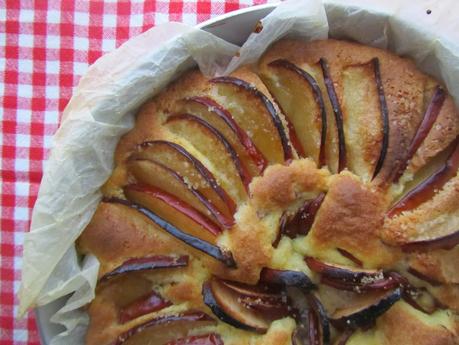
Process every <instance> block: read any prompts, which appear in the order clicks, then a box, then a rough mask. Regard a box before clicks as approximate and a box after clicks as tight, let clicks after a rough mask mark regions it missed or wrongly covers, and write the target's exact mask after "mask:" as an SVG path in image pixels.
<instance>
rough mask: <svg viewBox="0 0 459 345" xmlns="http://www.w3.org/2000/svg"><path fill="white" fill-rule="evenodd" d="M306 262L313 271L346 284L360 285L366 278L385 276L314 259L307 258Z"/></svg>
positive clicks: (375, 271) (374, 271) (380, 273)
mask: <svg viewBox="0 0 459 345" xmlns="http://www.w3.org/2000/svg"><path fill="white" fill-rule="evenodd" d="M304 260H305V261H306V264H307V265H308V267H309V268H310V269H311V270H312V271H314V272H316V273H319V274H322V275H324V276H327V277H328V278H331V279H338V280H343V281H345V282H355V283H357V284H359V283H360V281H361V280H362V279H364V278H378V277H382V274H383V272H382V271H380V270H363V269H358V268H353V267H346V266H340V265H336V264H330V263H326V262H322V261H319V260H317V259H315V258H312V257H306V258H305V259H304Z"/></svg>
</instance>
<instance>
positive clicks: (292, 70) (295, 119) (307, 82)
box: [268, 59, 327, 167]
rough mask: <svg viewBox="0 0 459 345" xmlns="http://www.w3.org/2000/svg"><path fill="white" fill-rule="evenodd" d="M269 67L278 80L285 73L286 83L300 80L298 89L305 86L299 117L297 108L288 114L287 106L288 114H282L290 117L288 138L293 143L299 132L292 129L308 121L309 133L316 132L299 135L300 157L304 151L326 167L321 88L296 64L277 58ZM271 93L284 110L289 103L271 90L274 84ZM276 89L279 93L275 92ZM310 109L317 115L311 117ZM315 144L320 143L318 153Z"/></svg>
mask: <svg viewBox="0 0 459 345" xmlns="http://www.w3.org/2000/svg"><path fill="white" fill-rule="evenodd" d="M268 67H270V68H272V69H274V70H275V71H276V73H277V76H278V77H279V74H282V73H285V72H287V73H289V74H288V75H287V76H286V77H285V78H284V79H285V81H286V82H287V84H288V82H292V83H293V80H292V78H293V79H295V80H297V81H299V83H300V86H301V87H303V88H304V87H306V90H304V91H305V92H307V93H308V94H303V96H302V97H303V99H302V101H303V102H305V109H303V110H302V114H299V113H298V112H297V111H295V110H296V109H292V111H290V107H289V108H288V109H289V111H283V113H284V114H285V115H286V116H287V118H289V120H290V121H289V123H291V126H292V129H293V131H292V130H290V138H291V140H292V142H293V138H295V137H298V136H299V133H300V132H298V130H295V128H301V127H303V126H304V124H303V123H304V121H305V120H308V122H309V123H310V125H309V126H308V127H309V131H311V130H312V129H313V128H314V129H317V130H316V132H317V133H314V135H311V132H309V133H308V134H306V133H303V132H301V136H300V137H301V140H300V139H298V140H300V141H301V150H300V152H301V151H302V152H303V155H302V156H303V157H305V156H306V154H305V152H307V153H308V154H309V155H312V156H313V157H314V158H315V161H316V163H317V165H318V166H319V167H320V166H323V165H325V140H326V134H327V114H326V111H325V104H324V100H323V98H322V92H321V90H320V87H319V85H318V83H317V81H316V80H315V79H314V78H313V77H312V75H310V74H309V73H308V72H306V71H305V70H303V69H301V68H300V67H298V66H297V65H295V64H293V63H291V62H290V61H287V60H285V59H279V60H275V61H272V62H270V63H269V64H268ZM282 86H283V87H286V85H284V83H282ZM291 87H292V88H293V87H294V85H293V84H292V85H291ZM288 89H289V88H288ZM270 90H271V92H273V93H274V94H277V96H276V99H278V100H279V103H280V104H281V105H282V104H283V106H282V107H283V108H286V106H288V104H287V100H284V99H283V97H282V93H281V91H282V90H280V89H279V90H277V88H276V87H274V85H271V88H270ZM276 90H277V91H278V92H276ZM302 90H303V89H302ZM291 91H293V92H294V91H295V90H291ZM309 93H310V94H309ZM308 101H309V103H308ZM312 102H314V104H310V103H312ZM313 108H316V109H314V110H315V113H316V114H315V115H313V114H312V113H314V110H313ZM309 112H311V114H310V115H309V116H306V115H307V114H309ZM292 134H293V135H292ZM313 137H317V138H315V140H313ZM317 139H318V140H317ZM317 141H319V142H320V145H319V148H318V150H317V147H316V146H317V145H316V142H317ZM294 146H295V148H296V147H297V146H298V145H294ZM297 151H298V149H297ZM316 151H318V152H316Z"/></svg>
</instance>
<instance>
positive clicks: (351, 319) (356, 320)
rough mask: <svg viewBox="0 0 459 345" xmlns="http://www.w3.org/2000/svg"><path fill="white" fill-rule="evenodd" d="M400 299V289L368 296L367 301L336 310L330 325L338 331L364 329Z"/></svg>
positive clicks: (331, 317)
mask: <svg viewBox="0 0 459 345" xmlns="http://www.w3.org/2000/svg"><path fill="white" fill-rule="evenodd" d="M401 297H402V291H401V289H400V288H396V289H394V290H391V291H384V292H381V293H377V294H371V295H368V299H367V300H360V301H359V303H358V304H356V305H352V306H349V307H347V308H343V309H339V310H336V311H335V312H334V313H333V314H332V315H331V316H330V321H331V323H332V324H333V325H334V326H335V327H336V328H338V329H346V328H351V329H355V328H358V327H366V326H368V325H370V324H371V323H373V322H374V321H375V320H376V319H377V318H378V317H379V316H381V315H382V314H384V313H385V312H386V311H387V310H389V309H390V307H392V305H394V304H395V302H397V301H398V300H400V298H401Z"/></svg>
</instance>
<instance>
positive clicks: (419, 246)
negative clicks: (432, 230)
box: [402, 230, 459, 253]
mask: <svg viewBox="0 0 459 345" xmlns="http://www.w3.org/2000/svg"><path fill="white" fill-rule="evenodd" d="M457 245H459V230H456V231H454V232H453V233H451V234H448V235H445V236H441V237H437V238H432V239H423V240H418V241H413V242H409V243H405V244H403V245H402V250H403V251H404V252H407V253H410V252H416V251H426V250H435V249H446V250H449V249H453V248H454V247H455V246H457Z"/></svg>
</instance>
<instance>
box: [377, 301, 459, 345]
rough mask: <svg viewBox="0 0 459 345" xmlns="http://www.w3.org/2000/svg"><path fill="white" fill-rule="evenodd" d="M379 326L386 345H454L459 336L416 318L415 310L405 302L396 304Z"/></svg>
mask: <svg viewBox="0 0 459 345" xmlns="http://www.w3.org/2000/svg"><path fill="white" fill-rule="evenodd" d="M378 325H379V326H380V328H381V330H382V331H383V333H384V344H387V345H393V344H404V345H431V344H436V345H454V344H457V340H458V338H457V334H455V332H454V330H449V329H446V328H445V327H444V326H443V325H435V324H433V325H430V324H428V323H426V322H425V321H424V320H421V319H420V318H419V317H416V314H415V311H414V310H413V308H411V307H409V306H408V305H407V304H405V303H403V302H399V303H397V304H395V305H394V306H393V307H392V308H391V309H389V311H388V312H386V313H385V314H384V315H383V316H381V318H380V320H379V321H378Z"/></svg>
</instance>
